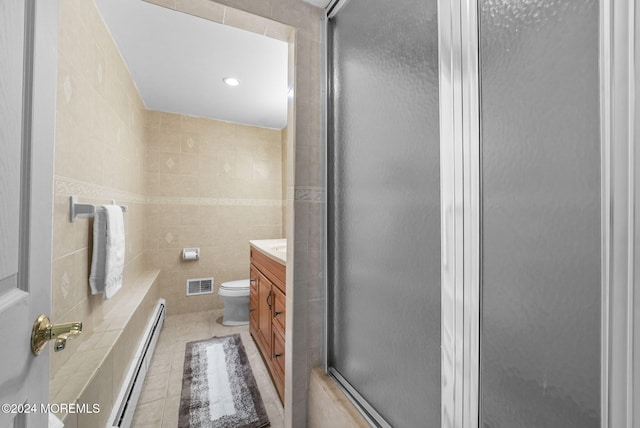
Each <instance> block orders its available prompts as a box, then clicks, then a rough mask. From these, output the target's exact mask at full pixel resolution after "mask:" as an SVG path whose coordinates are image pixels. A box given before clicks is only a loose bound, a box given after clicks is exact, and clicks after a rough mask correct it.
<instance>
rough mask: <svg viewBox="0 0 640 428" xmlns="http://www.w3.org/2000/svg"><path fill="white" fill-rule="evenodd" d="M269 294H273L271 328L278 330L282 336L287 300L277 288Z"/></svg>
mask: <svg viewBox="0 0 640 428" xmlns="http://www.w3.org/2000/svg"><path fill="white" fill-rule="evenodd" d="M271 293H272V294H273V301H272V304H273V327H274V328H278V329H279V330H280V332H281V333H282V335H283V336H284V332H285V325H286V324H287V323H286V316H287V315H286V314H287V313H286V310H285V308H286V306H287V300H286V298H285V295H284V293H283V292H282V291H280V289H279V288H278V287H275V286H274V287H273V288H272V289H271Z"/></svg>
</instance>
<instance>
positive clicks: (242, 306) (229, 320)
mask: <svg viewBox="0 0 640 428" xmlns="http://www.w3.org/2000/svg"><path fill="white" fill-rule="evenodd" d="M218 296H220V297H221V298H222V302H223V303H224V315H223V316H222V324H223V325H247V324H249V280H248V279H239V280H237V281H228V282H223V283H222V284H220V288H219V289H218Z"/></svg>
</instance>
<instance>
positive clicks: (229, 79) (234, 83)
mask: <svg viewBox="0 0 640 428" xmlns="http://www.w3.org/2000/svg"><path fill="white" fill-rule="evenodd" d="M222 81H223V82H224V83H226V84H227V85H229V86H238V85H239V84H240V81H239V80H238V79H236V78H235V77H225V78H224V79H222Z"/></svg>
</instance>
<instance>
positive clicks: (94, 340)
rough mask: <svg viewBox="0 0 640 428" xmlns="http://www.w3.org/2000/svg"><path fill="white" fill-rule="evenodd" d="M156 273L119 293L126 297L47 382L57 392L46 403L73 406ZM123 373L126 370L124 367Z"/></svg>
mask: <svg viewBox="0 0 640 428" xmlns="http://www.w3.org/2000/svg"><path fill="white" fill-rule="evenodd" d="M159 274H160V271H159V270H149V271H146V272H142V273H141V274H140V275H139V276H138V277H137V278H136V279H135V283H136V287H134V288H133V289H131V290H126V291H125V290H122V291H125V293H126V294H127V295H126V299H120V300H122V302H120V304H119V305H118V306H116V307H115V308H113V309H112V310H111V311H110V312H109V313H108V314H107V315H105V317H104V320H103V321H102V322H101V323H100V324H98V325H97V326H96V328H95V329H94V331H93V332H92V333H91V334H90V335H89V336H87V337H85V338H83V342H82V343H81V344H80V346H79V347H78V349H77V350H76V351H75V353H74V354H73V356H71V358H69V360H68V361H67V362H66V363H65V364H64V365H63V366H62V367H61V368H60V370H58V372H57V373H56V375H55V376H54V377H53V378H52V379H51V380H50V382H49V390H50V391H57V392H55V393H53V394H51V395H50V397H49V402H50V403H55V404H63V403H76V402H77V401H78V400H79V399H80V398H81V397H82V394H83V393H84V392H85V390H86V389H87V387H88V386H89V385H90V384H91V383H92V382H93V380H94V377H95V376H96V374H97V372H98V370H99V369H100V367H101V366H102V365H103V364H104V362H105V360H106V359H107V357H108V356H109V354H110V353H111V352H112V351H113V349H114V347H115V345H116V343H117V342H118V340H119V338H120V337H121V336H122V334H123V332H124V330H125V328H126V327H127V326H128V325H129V322H130V321H131V319H132V318H133V316H134V314H135V312H136V310H137V309H138V308H139V307H140V305H141V304H142V302H143V301H144V299H145V297H146V296H147V294H148V293H149V291H150V290H151V289H152V287H153V285H154V284H155V282H156V280H157V278H158V276H159ZM122 291H121V292H122ZM120 297H124V296H120ZM72 340H77V339H72ZM62 352H64V351H62ZM125 370H128V367H126V368H125ZM104 411H109V412H110V411H111V409H101V412H104ZM57 416H58V418H60V420H61V421H62V422H64V419H65V417H66V416H67V413H60V414H57Z"/></svg>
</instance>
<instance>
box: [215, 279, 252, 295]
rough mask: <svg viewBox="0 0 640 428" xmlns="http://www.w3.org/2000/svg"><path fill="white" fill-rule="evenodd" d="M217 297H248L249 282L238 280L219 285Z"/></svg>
mask: <svg viewBox="0 0 640 428" xmlns="http://www.w3.org/2000/svg"><path fill="white" fill-rule="evenodd" d="M218 295H219V296H228V297H240V296H248V295H249V280H248V279H239V280H237V281H228V282H223V283H222V284H220V289H219V290H218Z"/></svg>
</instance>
